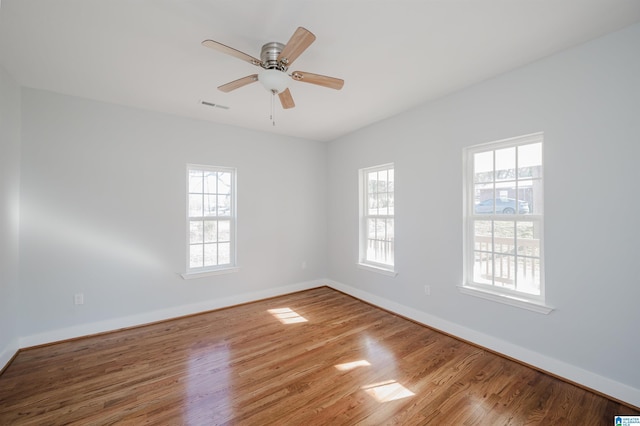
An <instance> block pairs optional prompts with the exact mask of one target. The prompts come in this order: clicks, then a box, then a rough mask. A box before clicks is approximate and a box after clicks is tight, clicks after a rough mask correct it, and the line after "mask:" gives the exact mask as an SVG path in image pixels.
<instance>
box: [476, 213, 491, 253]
mask: <svg viewBox="0 0 640 426" xmlns="http://www.w3.org/2000/svg"><path fill="white" fill-rule="evenodd" d="M492 224H493V222H491V221H490V220H476V221H475V222H474V224H473V240H474V243H473V248H474V250H478V251H493V239H492V235H493V232H492V229H493V225H492Z"/></svg>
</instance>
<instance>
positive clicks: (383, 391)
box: [362, 380, 415, 402]
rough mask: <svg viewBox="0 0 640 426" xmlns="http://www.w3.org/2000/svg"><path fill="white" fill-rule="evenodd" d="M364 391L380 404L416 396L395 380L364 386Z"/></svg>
mask: <svg viewBox="0 0 640 426" xmlns="http://www.w3.org/2000/svg"><path fill="white" fill-rule="evenodd" d="M362 389H363V390H364V391H365V392H366V393H368V394H369V395H370V396H372V397H373V398H375V400H376V401H378V402H389V401H395V400H396V399H402V398H408V397H410V396H414V395H415V393H413V392H411V391H410V390H409V389H407V388H405V387H404V386H402V385H401V384H400V383H398V382H396V381H395V380H388V381H386V382H381V383H376V384H373V385H367V386H363V387H362Z"/></svg>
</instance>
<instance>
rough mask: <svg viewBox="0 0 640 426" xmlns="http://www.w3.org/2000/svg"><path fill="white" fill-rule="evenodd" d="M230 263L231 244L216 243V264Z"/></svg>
mask: <svg viewBox="0 0 640 426" xmlns="http://www.w3.org/2000/svg"><path fill="white" fill-rule="evenodd" d="M229 263H231V244H230V243H220V244H219V245H218V264H219V265H228V264H229Z"/></svg>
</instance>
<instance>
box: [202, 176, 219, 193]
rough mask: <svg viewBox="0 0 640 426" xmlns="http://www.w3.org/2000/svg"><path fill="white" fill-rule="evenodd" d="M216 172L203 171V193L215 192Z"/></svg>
mask: <svg viewBox="0 0 640 426" xmlns="http://www.w3.org/2000/svg"><path fill="white" fill-rule="evenodd" d="M216 176H217V173H216V172H207V171H205V172H204V187H203V192H204V193H205V194H215V193H216Z"/></svg>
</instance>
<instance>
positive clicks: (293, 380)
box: [0, 287, 640, 426]
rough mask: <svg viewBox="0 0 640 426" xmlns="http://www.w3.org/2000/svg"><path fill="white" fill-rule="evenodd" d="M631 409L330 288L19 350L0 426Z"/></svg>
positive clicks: (501, 416)
mask: <svg viewBox="0 0 640 426" xmlns="http://www.w3.org/2000/svg"><path fill="white" fill-rule="evenodd" d="M614 415H640V413H639V412H637V411H635V410H634V409H632V408H631V407H628V406H625V405H622V404H619V403H617V402H615V401H611V400H608V399H606V398H603V397H602V396H599V395H596V394H594V393H591V392H588V391H587V390H585V389H582V388H579V387H576V386H574V385H571V384H569V383H566V382H563V381H560V380H558V379H556V378H553V377H550V376H548V375H545V374H543V373H541V372H538V371H535V370H532V369H530V368H527V367H526V366H523V365H521V364H518V363H516V362H514V361H511V360H508V359H506V358H503V357H500V356H498V355H496V354H493V353H490V352H488V351H485V350H483V349H482V348H478V347H476V346H473V345H469V344H467V343H464V342H462V341H460V340H457V339H455V338H452V337H450V336H446V335H443V334H441V333H438V332H436V331H434V330H432V329H429V328H427V327H423V326H421V325H418V324H416V323H414V322H411V321H408V320H406V319H403V318H401V317H399V316H397V315H394V314H391V313H389V312H386V311H384V310H381V309H378V308H375V307H373V306H371V305H369V304H367V303H364V302H361V301H358V300H357V299H354V298H352V297H350V296H347V295H344V294H342V293H340V292H337V291H334V290H331V289H329V288H326V287H323V288H318V289H313V290H309V291H304V292H299V293H294V294H290V295H285V296H282V297H277V298H272V299H268V300H263V301H259V302H255V303H250V304H245V305H241V306H236V307H233V308H228V309H222V310H218V311H214V312H209V313H204V314H200V315H194V316H190V317H186V318H180V319H175V320H171V321H167V322H162V323H158V324H153V325H149V326H145V327H138V328H134V329H130V330H123V331H119V332H114V333H109V334H105V335H101V336H94V337H88V338H84V339H78V340H74V341H69V342H63V343H59V344H55V345H50V346H44V347H39V348H32V349H29V350H24V351H21V352H20V353H19V354H18V356H17V357H15V359H14V360H13V362H12V363H11V364H10V365H9V366H8V368H6V369H5V371H4V373H3V374H2V375H1V376H0V424H1V425H12V424H18V425H31V424H33V425H58V424H72V425H73V424H77V425H86V424H91V425H107V424H119V425H140V424H158V425H167V424H170V425H269V424H273V425H305V426H312V425H381V424H400V425H423V424H424V425H427V424H434V425H449V424H462V425H551V424H554V425H555V424H559V425H564V424H566V425H578V424H579V425H601V424H611V421H612V419H613V416H614Z"/></svg>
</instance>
